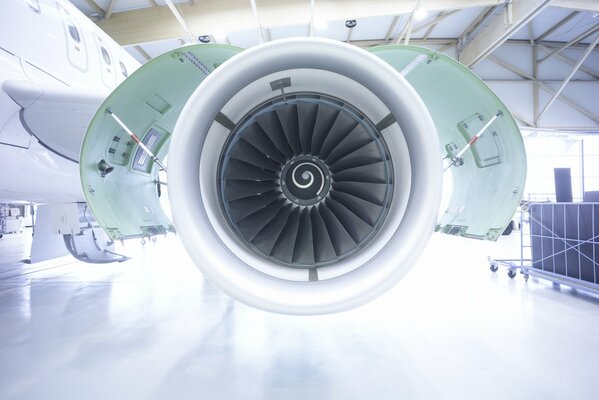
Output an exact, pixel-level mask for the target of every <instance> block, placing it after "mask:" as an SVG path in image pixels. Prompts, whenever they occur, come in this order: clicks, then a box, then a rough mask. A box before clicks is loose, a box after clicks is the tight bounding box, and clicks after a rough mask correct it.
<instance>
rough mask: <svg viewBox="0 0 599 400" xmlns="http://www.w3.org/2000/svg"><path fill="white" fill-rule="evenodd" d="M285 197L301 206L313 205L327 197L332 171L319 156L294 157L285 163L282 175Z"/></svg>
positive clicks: (282, 188)
mask: <svg viewBox="0 0 599 400" xmlns="http://www.w3.org/2000/svg"><path fill="white" fill-rule="evenodd" d="M280 185H281V191H282V192H283V194H284V195H285V197H286V198H287V199H288V200H289V201H291V202H292V203H295V204H297V205H300V206H313V205H315V204H318V203H320V202H321V201H323V200H324V199H325V197H326V196H327V194H328V193H329V190H330V188H331V172H330V171H329V168H328V167H327V165H326V164H325V163H324V162H323V161H322V160H320V159H319V158H317V157H314V156H310V155H304V156H299V157H294V158H292V159H291V160H289V161H288V162H287V164H285V166H284V167H283V170H282V171H281V176H280Z"/></svg>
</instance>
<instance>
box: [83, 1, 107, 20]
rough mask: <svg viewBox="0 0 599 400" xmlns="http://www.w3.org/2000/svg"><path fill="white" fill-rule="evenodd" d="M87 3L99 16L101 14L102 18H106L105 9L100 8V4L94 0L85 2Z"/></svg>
mask: <svg viewBox="0 0 599 400" xmlns="http://www.w3.org/2000/svg"><path fill="white" fill-rule="evenodd" d="M85 3H86V4H87V5H88V6H90V7H91V8H92V9H93V10H94V11H95V12H97V13H98V14H100V16H101V17H102V18H104V17H105V15H106V12H105V11H104V9H103V8H102V7H100V6H99V5H98V3H96V2H95V1H94V0H85Z"/></svg>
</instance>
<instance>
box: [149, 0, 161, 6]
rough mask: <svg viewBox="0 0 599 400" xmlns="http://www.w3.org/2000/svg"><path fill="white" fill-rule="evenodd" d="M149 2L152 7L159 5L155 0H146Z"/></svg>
mask: <svg viewBox="0 0 599 400" xmlns="http://www.w3.org/2000/svg"><path fill="white" fill-rule="evenodd" d="M148 1H149V2H150V4H151V5H152V7H159V6H158V3H156V0H148Z"/></svg>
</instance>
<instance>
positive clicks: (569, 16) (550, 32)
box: [535, 11, 580, 42]
mask: <svg viewBox="0 0 599 400" xmlns="http://www.w3.org/2000/svg"><path fill="white" fill-rule="evenodd" d="M578 14H580V11H572V12H571V13H570V14H568V16H566V17H565V18H564V19H562V20H561V21H559V22H558V23H557V24H555V25H553V26H552V27H551V28H549V29H547V30H546V31H545V32H543V33H541V34H540V35H539V36H538V37H537V38H535V42H540V41H541V40H543V39H545V38H546V37H547V36H549V35H551V34H552V33H553V32H555V31H557V30H558V29H559V28H561V27H562V26H564V24H565V23H566V22H568V21H570V20H571V19H572V18H574V17H575V16H577V15H578Z"/></svg>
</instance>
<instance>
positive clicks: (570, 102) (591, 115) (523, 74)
mask: <svg viewBox="0 0 599 400" xmlns="http://www.w3.org/2000/svg"><path fill="white" fill-rule="evenodd" d="M489 60H490V61H493V62H495V63H496V64H498V65H501V66H502V67H504V68H506V69H507V70H509V71H511V72H513V73H515V74H516V75H519V76H520V77H522V78H523V79H526V80H527V81H530V82H536V83H537V84H538V85H539V87H540V88H541V89H543V90H545V91H546V92H547V93H549V94H551V95H555V93H557V90H555V89H553V88H552V87H551V86H549V85H548V84H546V83H544V81H542V80H535V79H534V77H533V76H531V75H529V74H527V73H526V72H524V71H522V70H520V69H519V68H517V67H515V66H513V65H512V64H510V63H508V62H507V61H504V60H501V59H499V58H498V57H496V56H494V55H491V56H489ZM485 82H488V81H485ZM585 84H587V85H588V82H586V83H585ZM556 98H559V99H560V100H561V101H562V102H563V103H564V104H566V105H568V106H570V107H572V108H573V109H574V110H576V111H578V112H579V113H581V114H582V115H584V116H585V117H587V118H589V119H591V120H593V121H595V122H596V123H597V124H599V116H597V115H596V114H594V113H593V112H591V111H589V110H587V109H586V108H584V107H583V106H581V105H580V104H578V103H577V102H575V101H574V100H572V99H570V98H569V97H566V96H565V95H564V94H563V93H558V95H557V97H556Z"/></svg>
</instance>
